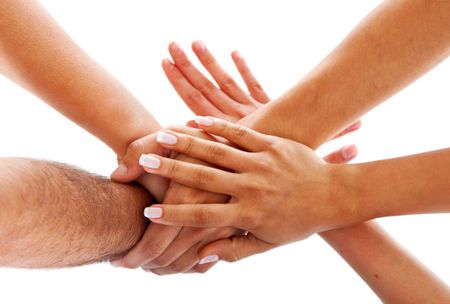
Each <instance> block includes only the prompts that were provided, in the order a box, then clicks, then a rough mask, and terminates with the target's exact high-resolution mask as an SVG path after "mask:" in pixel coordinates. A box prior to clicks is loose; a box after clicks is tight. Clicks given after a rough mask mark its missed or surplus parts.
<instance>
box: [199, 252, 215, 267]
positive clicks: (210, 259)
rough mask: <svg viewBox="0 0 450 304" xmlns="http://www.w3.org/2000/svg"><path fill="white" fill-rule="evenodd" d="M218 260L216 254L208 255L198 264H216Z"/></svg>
mask: <svg viewBox="0 0 450 304" xmlns="http://www.w3.org/2000/svg"><path fill="white" fill-rule="evenodd" d="M218 260H219V256H218V255H216V254H213V255H208V256H206V257H204V258H203V259H201V260H200V262H198V264H199V265H203V264H208V263H214V262H217V261H218Z"/></svg>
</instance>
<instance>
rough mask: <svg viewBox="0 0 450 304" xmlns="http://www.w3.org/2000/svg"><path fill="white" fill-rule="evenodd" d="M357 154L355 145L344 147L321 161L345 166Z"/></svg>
mask: <svg viewBox="0 0 450 304" xmlns="http://www.w3.org/2000/svg"><path fill="white" fill-rule="evenodd" d="M357 154H358V149H357V148H356V146H355V145H348V146H344V147H342V148H341V149H339V150H337V151H335V152H333V153H330V154H328V155H327V156H325V157H324V158H323V159H324V160H325V161H326V162H328V163H330V164H345V163H348V162H349V161H351V160H352V159H354V158H355V157H356V155H357Z"/></svg>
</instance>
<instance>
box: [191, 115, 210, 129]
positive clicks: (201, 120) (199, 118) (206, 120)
mask: <svg viewBox="0 0 450 304" xmlns="http://www.w3.org/2000/svg"><path fill="white" fill-rule="evenodd" d="M195 123H196V124H198V125H202V126H207V127H210V126H212V124H213V121H212V119H210V118H208V117H203V116H197V118H196V119H195Z"/></svg>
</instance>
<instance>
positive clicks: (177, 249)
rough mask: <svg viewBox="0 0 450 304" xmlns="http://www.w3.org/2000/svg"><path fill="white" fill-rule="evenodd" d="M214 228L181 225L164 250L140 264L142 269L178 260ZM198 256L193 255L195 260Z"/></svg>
mask: <svg viewBox="0 0 450 304" xmlns="http://www.w3.org/2000/svg"><path fill="white" fill-rule="evenodd" d="M214 230H215V229H213V228H209V229H201V228H192V227H183V228H182V229H181V231H180V233H179V234H178V235H177V237H176V238H175V239H174V240H173V242H172V243H171V244H170V245H169V246H168V247H167V248H166V250H165V251H164V252H163V253H162V254H161V255H160V256H158V257H157V258H156V259H153V260H152V261H150V262H149V263H147V264H145V265H144V266H142V268H143V269H146V270H149V269H158V268H164V267H167V266H169V265H171V264H172V263H173V262H175V261H176V260H178V259H179V258H180V257H181V256H182V255H184V254H186V253H187V252H188V251H189V250H190V249H191V248H192V247H194V246H197V245H198V244H199V243H201V242H202V240H203V239H204V238H206V237H207V236H208V234H209V233H211V232H212V231H214ZM197 259H198V257H197V256H196V257H195V260H197Z"/></svg>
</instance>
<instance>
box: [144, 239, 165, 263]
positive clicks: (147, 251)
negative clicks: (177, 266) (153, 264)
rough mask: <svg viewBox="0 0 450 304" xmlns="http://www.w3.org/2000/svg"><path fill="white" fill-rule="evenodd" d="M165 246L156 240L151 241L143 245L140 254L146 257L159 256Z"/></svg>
mask: <svg viewBox="0 0 450 304" xmlns="http://www.w3.org/2000/svg"><path fill="white" fill-rule="evenodd" d="M165 249H166V248H165V247H164V246H163V245H162V244H160V243H158V242H151V243H148V244H146V245H145V247H144V248H143V250H142V256H143V257H146V258H147V259H151V260H153V259H155V258H157V257H159V256H160V255H161V254H162V253H163V252H164V250H165Z"/></svg>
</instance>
